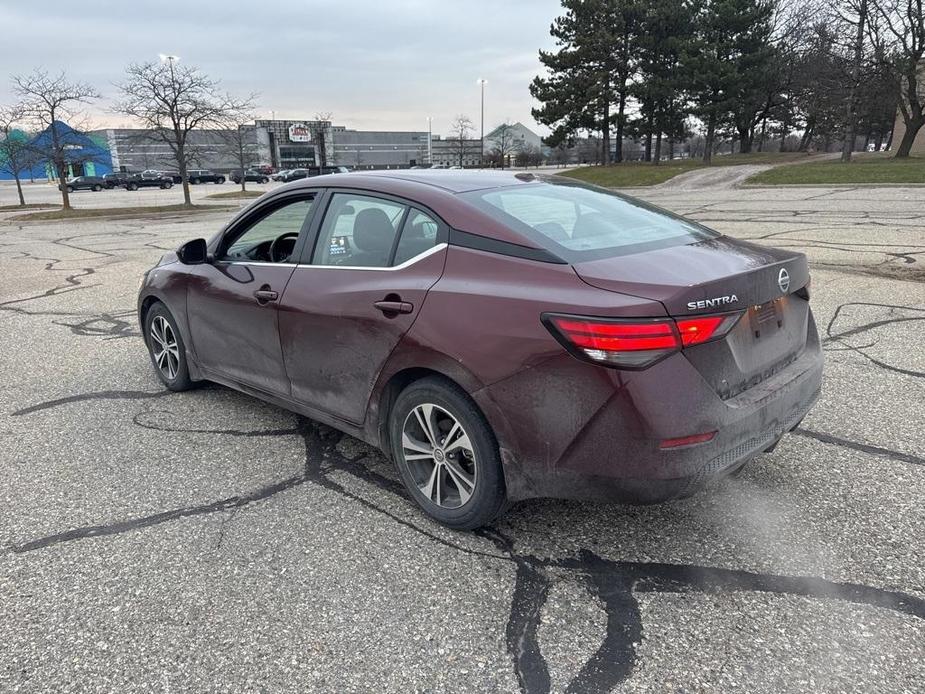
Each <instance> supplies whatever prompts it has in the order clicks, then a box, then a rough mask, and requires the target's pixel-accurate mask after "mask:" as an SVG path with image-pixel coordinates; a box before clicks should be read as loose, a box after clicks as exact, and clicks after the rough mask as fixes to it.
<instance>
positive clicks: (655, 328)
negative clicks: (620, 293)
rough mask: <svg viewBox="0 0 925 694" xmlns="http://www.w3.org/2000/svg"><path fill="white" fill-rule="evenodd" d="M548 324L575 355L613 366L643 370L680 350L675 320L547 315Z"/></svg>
mask: <svg viewBox="0 0 925 694" xmlns="http://www.w3.org/2000/svg"><path fill="white" fill-rule="evenodd" d="M546 325H547V327H549V328H550V329H551V330H552V333H553V334H554V335H555V336H556V337H558V338H559V341H560V342H562V343H563V345H564V346H565V347H567V348H568V350H569V351H570V352H572V354H575V355H576V356H579V357H582V358H585V359H590V360H592V361H595V362H598V363H601V364H607V365H610V366H621V367H624V368H631V369H633V368H635V369H640V368H643V367H646V366H650V365H652V364H654V363H655V362H656V361H658V360H659V359H661V358H662V357H665V356H667V355H668V354H671V353H672V352H674V351H676V350H678V349H680V347H681V341H680V338H679V337H678V332H677V329H676V328H675V324H674V321H672V320H668V319H666V320H606V319H601V318H584V317H580V316H556V315H550V316H546Z"/></svg>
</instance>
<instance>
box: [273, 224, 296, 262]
mask: <svg viewBox="0 0 925 694" xmlns="http://www.w3.org/2000/svg"><path fill="white" fill-rule="evenodd" d="M298 235H299V232H297V231H287V232H286V233H285V234H281V235H279V236H277V237H276V238H275V239H273V242H272V243H271V244H270V261H271V262H274V263H282V262H284V261H285V260H286V259H287V258H289V256H290V255H292V251H293V249H294V248H295V239H296V237H297V236H298ZM285 239H292V240H293V243H292V248H290V249H289V252H288V253H286V252H285V251H283V249H282V247H281V245H280V242H281V241H283V240H285Z"/></svg>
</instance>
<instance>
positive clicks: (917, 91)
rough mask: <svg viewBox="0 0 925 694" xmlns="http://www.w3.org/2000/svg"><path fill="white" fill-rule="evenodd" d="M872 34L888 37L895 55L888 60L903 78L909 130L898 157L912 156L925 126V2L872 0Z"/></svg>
mask: <svg viewBox="0 0 925 694" xmlns="http://www.w3.org/2000/svg"><path fill="white" fill-rule="evenodd" d="M869 2H870V5H871V10H872V14H873V16H872V17H871V18H870V23H871V31H872V33H875V34H880V35H885V36H887V37H888V38H889V43H890V44H892V48H893V52H892V54H889V55H888V57H886V60H887V61H888V62H889V63H890V64H891V65H892V67H893V69H895V71H896V72H897V73H898V74H899V76H900V84H901V90H900V91H901V95H900V99H899V112H900V113H901V114H902V118H903V123H905V126H906V131H905V133H903V137H902V140H901V141H900V143H899V147H898V148H897V149H896V157H897V158H900V157H908V156H909V151H910V150H911V149H912V143H913V142H914V141H915V137H916V135H918V133H919V130H921V129H922V126H923V125H925V85H922V84H921V81H922V80H923V79H925V72H923V62H922V59H923V57H925V0H869Z"/></svg>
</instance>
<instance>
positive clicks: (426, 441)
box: [401, 403, 478, 509]
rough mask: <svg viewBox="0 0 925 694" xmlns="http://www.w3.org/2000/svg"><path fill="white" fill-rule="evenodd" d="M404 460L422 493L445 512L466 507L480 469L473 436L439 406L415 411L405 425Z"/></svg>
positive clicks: (426, 405)
mask: <svg viewBox="0 0 925 694" xmlns="http://www.w3.org/2000/svg"><path fill="white" fill-rule="evenodd" d="M401 450H402V457H403V458H404V463H405V466H406V467H407V469H408V471H409V472H410V473H411V477H412V479H413V480H414V484H415V485H416V486H417V488H418V491H420V493H421V494H423V495H424V496H425V497H426V498H427V499H428V500H429V501H430V502H431V503H433V504H436V505H437V506H440V507H441V508H449V509H452V508H459V507H461V506H464V505H465V504H466V503H467V502H468V501H469V499H470V498H471V496H472V493H473V492H474V491H475V485H476V484H477V482H478V465H477V462H476V459H475V451H474V450H473V448H472V442H471V441H470V439H469V435H468V434H467V433H466V431H465V429H463V427H462V424H460V422H459V420H458V419H456V417H454V416H453V415H452V414H450V413H449V412H447V411H446V410H445V409H443V408H442V407H440V406H438V405H433V404H430V403H424V404H421V405H417V406H416V407H414V408H413V409H412V410H411V412H409V413H408V416H407V417H405V422H404V424H403V425H402V448H401Z"/></svg>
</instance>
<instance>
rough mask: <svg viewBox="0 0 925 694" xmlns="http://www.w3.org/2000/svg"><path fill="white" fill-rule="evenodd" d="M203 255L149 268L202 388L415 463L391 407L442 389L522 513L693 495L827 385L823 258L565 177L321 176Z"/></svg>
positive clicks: (791, 423) (258, 207) (212, 243)
mask: <svg viewBox="0 0 925 694" xmlns="http://www.w3.org/2000/svg"><path fill="white" fill-rule="evenodd" d="M279 210H283V212H279ZM288 210H295V212H294V213H293V214H290V213H289V212H288ZM276 217H281V218H282V223H274V224H268V228H267V229H266V230H264V231H261V232H260V233H256V232H254V231H252V230H253V229H255V228H257V229H259V228H260V225H261V224H265V225H266V224H267V223H266V222H264V221H261V220H266V219H271V220H272V219H275V218H276ZM287 220H288V221H287ZM287 225H288V226H287ZM249 230H250V231H249ZM242 234H243V236H242ZM377 234H378V235H377ZM241 239H245V240H246V239H250V241H248V242H246V243H245V242H242V241H241ZM185 255H190V252H189V249H186V248H185V247H184V248H181V250H180V251H178V253H168V254H167V255H166V256H164V258H163V259H162V260H161V261H160V263H159V264H158V265H157V266H156V267H155V268H153V269H152V270H151V271H149V272H148V274H147V275H146V277H145V280H144V283H143V286H142V289H141V293H140V296H139V312H140V320H141V324H142V325H143V326H145V325H146V320H147V318H148V316H147V313H148V312H149V311H150V310H151V307H152V306H155V305H156V304H163V305H164V306H165V307H166V308H167V309H168V310H169V312H170V313H171V314H172V316H173V318H174V319H175V324H176V329H177V331H178V332H179V334H180V337H181V338H182V342H180V341H178V344H181V346H182V352H183V356H184V357H185V362H184V363H185V364H187V365H188V366H187V367H186V368H187V369H188V372H189V378H190V379H191V380H199V379H204V380H210V381H216V382H219V383H223V384H226V385H228V386H230V387H233V388H236V389H238V390H241V391H244V392H246V393H250V394H252V395H255V396H257V397H259V398H262V399H264V400H267V401H270V402H273V403H276V404H278V405H280V406H282V407H285V408H288V409H290V410H293V411H295V412H298V413H301V414H303V415H305V416H308V417H310V418H313V419H316V420H319V421H322V422H325V423H327V424H330V425H332V426H334V427H337V428H339V429H341V430H343V431H346V432H347V433H350V434H352V435H354V436H356V437H358V438H360V439H362V440H364V441H367V442H369V443H371V444H373V445H376V446H379V447H381V448H382V449H383V450H384V451H386V453H387V454H389V455H391V456H392V457H393V458H395V457H396V456H398V457H401V456H402V455H403V453H407V452H408V451H409V450H411V449H403V448H402V446H401V445H400V444H399V445H396V442H395V441H394V440H392V439H394V438H395V437H396V436H397V435H398V434H396V432H399V431H403V430H402V429H401V425H400V423H399V424H395V425H394V426H393V423H390V417H392V419H394V413H393V412H392V409H393V407H394V406H395V404H396V402H401V401H402V393H403V392H404V391H405V390H406V389H408V388H409V387H410V386H411V385H412V384H414V383H415V382H417V381H420V380H421V379H442V381H445V383H446V385H447V387H448V388H452V389H455V390H454V392H456V391H458V395H459V397H461V398H464V399H465V400H466V402H468V403H471V405H472V406H473V407H474V408H475V409H474V410H473V412H475V413H476V414H475V415H467V416H470V417H471V416H476V417H479V418H481V419H480V421H484V423H485V424H486V425H487V430H488V431H489V433H490V436H489V437H488V438H484V441H490V442H491V443H489V444H485V443H482V444H479V445H480V446H481V447H482V449H484V448H485V446H486V445H487V446H488V447H492V446H494V447H496V449H497V451H496V454H497V459H498V461H499V464H500V467H501V471H502V474H503V481H501V482H499V484H503V490H502V495H503V497H504V498H505V499H506V500H508V501H516V500H519V499H525V498H530V497H562V498H602V499H611V500H618V501H625V502H638V503H651V502H658V501H664V500H668V499H673V498H678V497H681V496H686V495H689V494H691V493H692V492H694V491H696V490H697V489H699V488H700V487H702V486H703V485H704V484H706V483H707V482H709V481H710V480H711V479H715V478H717V477H719V476H722V475H725V474H728V473H730V472H733V471H735V470H737V469H738V468H740V467H741V466H742V465H743V464H744V463H745V462H747V461H748V460H750V459H751V458H753V457H754V456H755V455H757V454H759V453H761V452H762V451H765V450H769V449H771V448H773V446H774V445H776V443H777V441H778V440H779V439H780V438H781V437H782V436H783V435H784V434H786V433H787V432H788V431H790V430H792V429H793V428H795V427H796V425H797V424H798V423H799V421H800V420H801V419H802V418H803V416H804V415H805V414H806V412H807V411H808V410H809V409H810V407H811V406H812V404H813V403H814V401H815V399H816V398H817V396H818V393H819V389H820V384H821V375H822V356H821V350H820V344H819V338H818V335H817V331H816V326H815V323H814V320H813V315H812V311H811V310H810V305H809V298H810V294H809V290H810V277H809V270H808V266H807V261H806V258H805V256H803V255H802V254H800V253H796V252H793V251H790V250H780V249H774V248H769V247H766V246H759V245H755V244H751V243H747V242H743V241H738V240H735V239H732V238H729V237H727V236H723V235H721V234H719V233H717V232H715V231H712V230H710V229H708V228H705V227H703V226H701V225H699V224H696V223H694V222H691V221H689V220H686V219H683V218H681V217H677V216H675V215H673V214H671V213H668V212H666V211H664V210H659V209H656V208H653V207H651V206H649V205H647V204H645V203H642V202H640V201H638V200H635V199H633V198H631V197H628V196H623V195H619V194H616V193H613V192H610V191H606V190H602V189H597V188H594V187H591V186H586V185H584V184H579V183H576V182H573V181H570V180H568V179H564V178H561V177H548V178H546V177H540V176H534V175H530V174H510V173H496V172H456V171H404V172H382V173H381V174H349V175H346V176H344V175H339V176H324V177H317V178H311V179H306V180H302V181H298V182H295V183H292V184H289V185H286V186H283V187H281V188H279V189H276V190H274V191H273V192H271V193H270V194H268V195H265V196H263V197H262V198H261V199H260V200H258V201H257V202H255V203H254V204H253V205H252V206H250V207H248V208H247V209H245V210H244V211H242V212H241V213H240V214H239V215H238V216H237V217H235V218H234V219H233V220H232V221H231V222H230V223H229V224H228V225H227V226H226V227H225V228H224V229H222V230H221V231H220V232H219V233H217V234H215V235H214V236H213V237H212V238H211V239H210V240H209V241H208V242H207V243H205V244H204V246H203V247H202V248H200V249H199V253H198V255H197V253H192V256H193V257H192V259H189V258H185ZM182 259H185V260H186V262H181V260H182ZM151 341H152V340H151V339H149V347H150V346H151ZM168 361H169V360H168ZM162 378H163V376H162ZM165 382H166V381H165ZM168 385H170V384H169V383H168ZM453 402H456V401H453ZM445 409H447V408H446V407H445ZM448 409H452V408H448ZM409 416H410V415H409ZM459 421H460V422H462V421H463V418H459ZM466 421H472V420H471V419H469V420H466ZM470 426H471V425H470ZM396 427H398V428H396ZM438 434H439V432H438ZM402 436H403V434H402ZM412 438H413V437H412ZM438 438H439V436H438ZM441 445H442V444H441V443H440V442H439V441H438V442H436V443H434V444H433V446H432V447H431V448H432V449H433V450H431V451H430V455H431V458H433V456H434V455H436V456H437V457H438V459H439V458H442V456H443V453H444V451H443V450H439V451H437V448H439V447H440V446H441ZM479 445H476V446H473V450H476V452H477V453H478V456H477V457H481V459H483V460H484V459H486V458H487V457H489V456H487V455H486V454H485V452H484V450H483V451H482V452H479ZM447 450H448V449H447ZM492 455H494V454H492ZM408 457H409V458H413V457H415V456H408ZM418 457H419V456H418ZM470 459H471V456H470ZM430 462H433V461H432V460H431V461H430ZM433 469H435V470H438V472H437V473H434V474H435V475H437V477H438V478H439V474H446V475H450V473H452V474H456V472H458V470H455V471H454V470H452V469H447V470H446V471H445V472H444V473H440V472H439V471H440V470H443V469H444V468H442V467H441V466H440V464H439V462H438V464H437V465H436V467H435V468H433ZM469 469H471V470H473V475H474V474H475V472H474V468H469ZM479 474H481V477H479V478H478V479H479V480H482V482H480V483H482V484H488V483H489V482H486V481H484V480H488V479H489V478H490V475H486V473H484V471H483V472H482V473H479ZM425 476H426V475H425ZM409 479H411V480H414V479H417V478H414V475H410V477H409V478H407V479H406V484H407V483H409ZM448 479H450V481H451V482H452V477H448ZM473 480H474V478H473V479H470V480H468V481H465V482H464V486H465V485H468V484H469V483H470V482H473V483H474V484H475V483H477V482H474V481H473ZM415 484H417V485H418V486H419V488H420V490H424V491H425V492H426V493H428V494H429V493H430V491H431V488H432V487H433V486H434V484H439V481H438V482H437V483H435V482H434V480H433V476H432V477H431V479H430V487H427V488H426V489H425V486H426V484H427V482H426V481H417V482H415ZM411 486H412V487H413V486H414V484H412V485H411ZM447 489H450V491H452V485H450V486H449V487H447ZM468 491H472V490H471V489H469V490H468ZM436 496H437V500H438V501H439V497H440V492H439V491H437V492H436ZM454 498H455V499H457V501H459V500H461V499H464V498H466V496H465V494H462V493H460V494H459V495H458V496H457V497H454ZM419 503H420V500H419ZM422 505H424V504H422ZM462 505H463V506H464V505H465V504H462ZM425 510H428V509H426V508H425ZM439 519H440V520H444V521H445V522H449V521H447V520H446V519H444V518H439ZM483 520H484V519H483ZM467 522H469V521H467ZM473 522H474V521H473ZM473 522H469V526H470V527H471V526H472V525H473ZM450 524H452V522H451V523H450ZM457 525H458V526H459V527H463V526H465V523H463V522H462V521H460V522H459V523H458V524H457Z"/></svg>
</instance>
